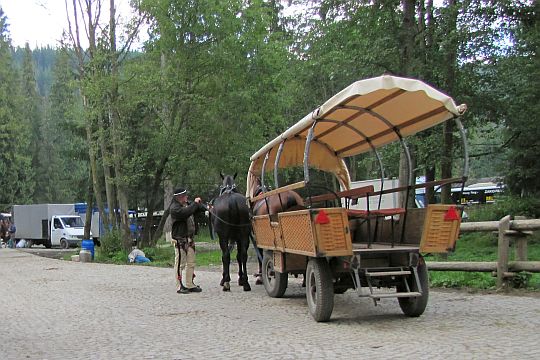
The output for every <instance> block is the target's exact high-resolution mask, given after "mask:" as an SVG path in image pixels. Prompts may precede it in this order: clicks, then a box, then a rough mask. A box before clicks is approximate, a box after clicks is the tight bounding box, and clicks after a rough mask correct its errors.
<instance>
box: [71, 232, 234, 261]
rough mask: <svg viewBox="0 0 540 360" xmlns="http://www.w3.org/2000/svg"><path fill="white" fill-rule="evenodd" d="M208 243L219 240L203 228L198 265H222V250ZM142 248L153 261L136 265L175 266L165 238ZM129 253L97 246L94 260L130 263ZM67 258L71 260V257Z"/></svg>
mask: <svg viewBox="0 0 540 360" xmlns="http://www.w3.org/2000/svg"><path fill="white" fill-rule="evenodd" d="M197 243H199V246H197ZM207 244H215V245H217V241H216V240H212V239H211V238H210V235H209V232H208V229H206V228H205V229H201V232H200V234H199V235H197V236H196V237H195V248H196V255H195V260H196V264H197V265H196V266H213V265H221V250H215V246H207ZM203 245H204V246H203ZM141 250H142V251H143V252H144V254H145V255H146V257H147V258H149V259H150V260H151V262H149V263H144V264H136V265H143V266H158V267H173V266H174V248H173V246H172V245H171V244H170V243H167V242H166V241H165V239H160V240H159V241H158V245H157V246H156V247H153V248H143V249H141ZM128 254H129V253H127V252H125V251H124V250H120V249H114V248H111V247H101V248H100V247H97V248H96V250H95V259H94V261H95V262H99V263H105V264H117V265H125V264H129V262H128ZM233 256H236V255H233V254H231V258H232V257H233ZM66 260H71V257H69V259H66Z"/></svg>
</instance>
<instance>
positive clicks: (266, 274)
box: [262, 252, 289, 298]
mask: <svg viewBox="0 0 540 360" xmlns="http://www.w3.org/2000/svg"><path fill="white" fill-rule="evenodd" d="M271 272H273V275H272V274H271ZM262 280H263V285H264V288H265V290H266V293H267V294H268V296H270V297H273V298H280V297H283V294H285V290H287V285H288V280H289V277H288V274H287V273H280V272H279V271H275V270H274V256H273V254H272V253H271V252H265V254H264V258H263V262H262Z"/></svg>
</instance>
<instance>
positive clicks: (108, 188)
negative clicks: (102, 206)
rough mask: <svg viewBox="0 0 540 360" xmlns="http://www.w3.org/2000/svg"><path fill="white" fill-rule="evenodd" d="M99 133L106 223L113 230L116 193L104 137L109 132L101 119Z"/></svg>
mask: <svg viewBox="0 0 540 360" xmlns="http://www.w3.org/2000/svg"><path fill="white" fill-rule="evenodd" d="M100 119H101V120H100V124H101V126H100V127H101V131H100V136H99V145H100V149H101V158H102V167H103V178H104V181H105V196H106V197H107V207H108V208H109V213H108V221H109V224H110V225H111V226H112V228H113V229H116V228H117V227H118V224H117V221H116V209H117V208H118V206H117V204H116V191H115V188H114V185H113V174H112V171H111V165H110V161H111V155H110V150H109V148H108V146H107V143H106V141H105V139H106V138H107V137H106V136H104V133H107V132H108V131H110V129H109V124H110V123H105V121H103V117H100Z"/></svg>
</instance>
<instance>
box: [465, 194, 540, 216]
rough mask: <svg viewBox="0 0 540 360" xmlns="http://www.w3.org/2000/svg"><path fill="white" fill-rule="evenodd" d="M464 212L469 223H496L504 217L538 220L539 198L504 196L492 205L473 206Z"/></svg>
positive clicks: (539, 212) (539, 211) (539, 210)
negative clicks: (467, 215)
mask: <svg viewBox="0 0 540 360" xmlns="http://www.w3.org/2000/svg"><path fill="white" fill-rule="evenodd" d="M466 211H467V213H468V214H469V221H495V220H497V221H498V220H500V219H502V218H503V217H505V216H506V215H512V216H526V217H529V218H539V217H540V198H536V197H529V198H520V197H518V196H511V195H505V196H500V197H497V201H496V202H495V203H493V204H487V205H480V206H474V207H471V208H470V209H467V210H466Z"/></svg>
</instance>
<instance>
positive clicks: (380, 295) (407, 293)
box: [369, 292, 422, 299]
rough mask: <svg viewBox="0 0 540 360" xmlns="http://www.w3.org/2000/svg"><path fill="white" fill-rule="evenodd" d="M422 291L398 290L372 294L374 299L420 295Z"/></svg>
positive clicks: (371, 296)
mask: <svg viewBox="0 0 540 360" xmlns="http://www.w3.org/2000/svg"><path fill="white" fill-rule="evenodd" d="M419 296H422V293H419V292H396V293H382V294H376V293H375V294H370V295H369V297H370V298H372V299H386V298H406V297H419Z"/></svg>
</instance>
